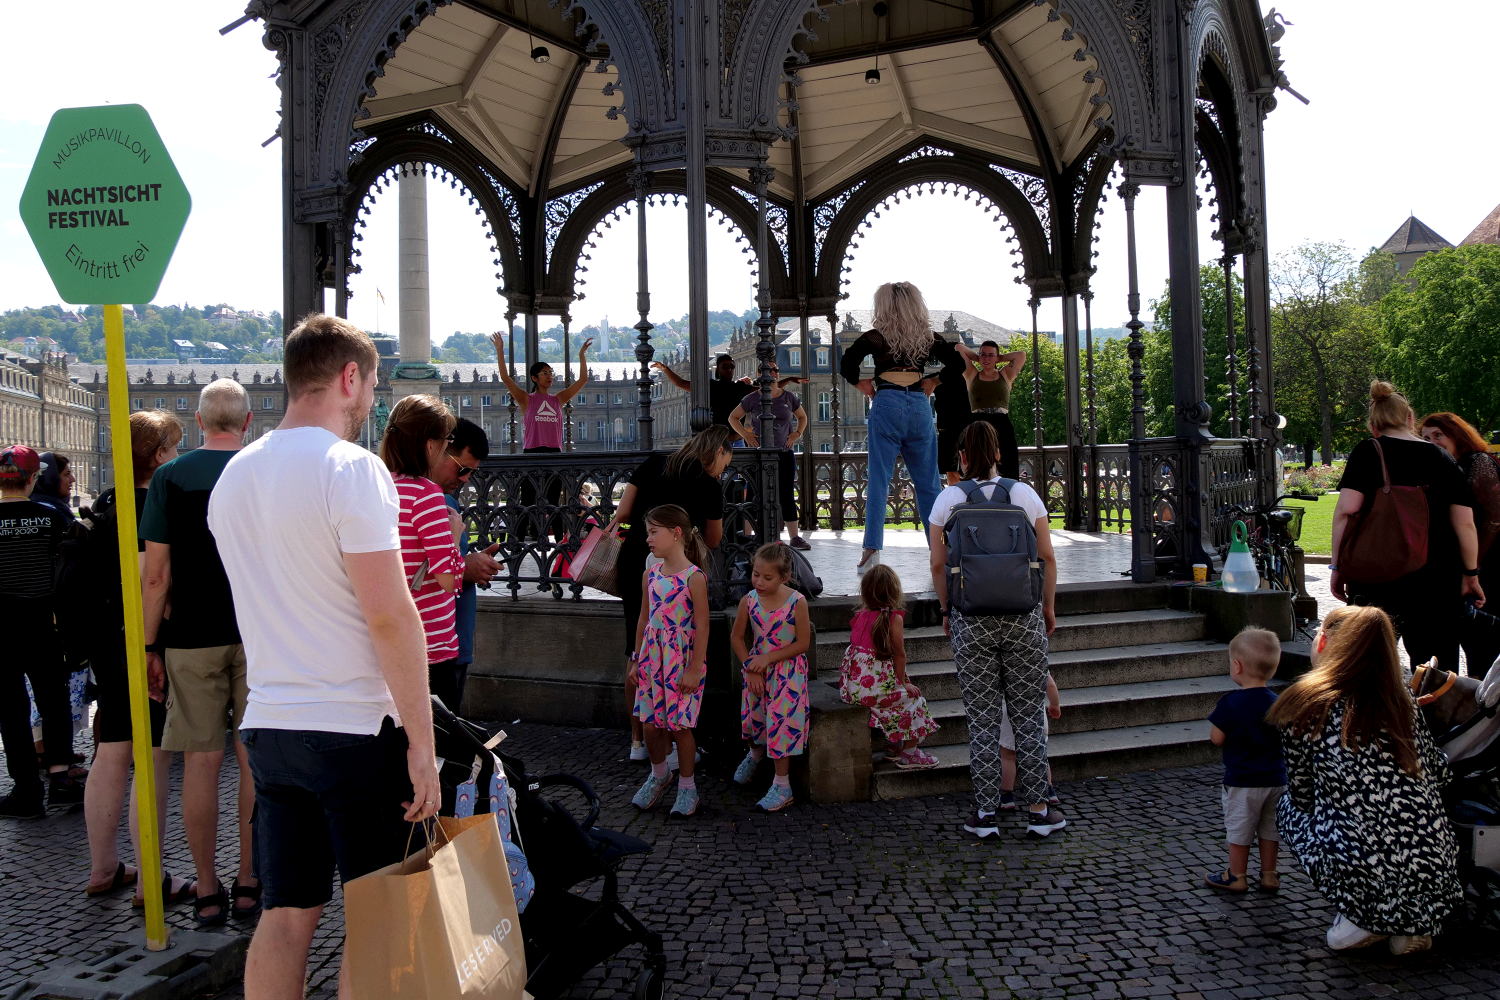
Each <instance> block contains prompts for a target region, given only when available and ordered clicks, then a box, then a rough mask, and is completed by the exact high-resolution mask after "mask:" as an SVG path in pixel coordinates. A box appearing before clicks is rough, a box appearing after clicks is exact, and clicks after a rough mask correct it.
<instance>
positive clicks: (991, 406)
mask: <svg viewBox="0 0 1500 1000" xmlns="http://www.w3.org/2000/svg"><path fill="white" fill-rule="evenodd" d="M969 409H971V410H995V409H1000V410H1008V409H1010V383H1009V382H1007V381H1005V376H1004V375H1002V376H1000V377H999V378H997V379H995V381H993V382H986V381H985V380H984V379H982V378H980V377H979V376H977V375H976V376H975V377H974V381H972V382H970V383H969Z"/></svg>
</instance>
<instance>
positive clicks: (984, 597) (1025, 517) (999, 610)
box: [943, 479, 1044, 615]
mask: <svg viewBox="0 0 1500 1000" xmlns="http://www.w3.org/2000/svg"><path fill="white" fill-rule="evenodd" d="M958 485H959V488H960V489H962V490H963V491H964V493H965V495H966V496H967V497H968V500H967V502H965V503H962V504H957V505H955V506H954V508H953V510H952V512H951V513H950V514H949V515H948V523H947V525H945V526H944V528H943V533H944V537H945V538H946V539H947V541H948V605H949V606H950V607H951V608H954V609H955V610H957V611H958V612H959V613H960V614H963V615H1017V614H1025V613H1027V612H1029V611H1031V610H1032V609H1033V608H1035V607H1036V606H1037V605H1038V604H1040V603H1042V586H1043V581H1044V576H1043V568H1042V563H1041V560H1040V559H1038V558H1037V553H1036V526H1035V525H1034V524H1032V521H1031V515H1029V514H1027V513H1026V511H1025V510H1024V509H1023V508H1021V507H1019V506H1017V505H1016V504H1014V503H1012V502H1011V499H1010V491H1011V490H1012V489H1014V488H1015V486H1016V481H1015V480H1014V479H1001V480H999V481H998V482H997V483H996V484H995V489H994V492H993V493H992V494H991V496H990V498H989V499H985V496H984V493H983V492H981V491H982V490H983V489H984V487H985V486H987V485H989V484H988V483H980V482H979V481H977V480H973V479H970V480H968V481H966V482H963V483H959V484H958Z"/></svg>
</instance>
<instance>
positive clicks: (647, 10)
mask: <svg viewBox="0 0 1500 1000" xmlns="http://www.w3.org/2000/svg"><path fill="white" fill-rule="evenodd" d="M637 2H638V3H639V4H640V5H641V11H642V12H643V13H644V14H645V15H646V23H647V24H649V25H650V26H651V37H652V38H653V39H654V40H655V41H656V58H657V61H658V63H659V64H660V66H661V78H662V81H663V84H664V86H665V87H666V91H667V93H669V94H670V93H673V92H675V90H676V87H677V84H676V82H675V81H676V79H677V33H676V32H674V31H673V30H672V0H637ZM666 113H667V118H668V119H671V120H675V119H676V118H677V102H676V101H667V102H666ZM548 252H549V253H550V252H551V251H550V249H549V251H548Z"/></svg>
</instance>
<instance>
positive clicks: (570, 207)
mask: <svg viewBox="0 0 1500 1000" xmlns="http://www.w3.org/2000/svg"><path fill="white" fill-rule="evenodd" d="M603 186H604V182H603V181H595V182H594V183H593V184H590V185H589V186H588V187H581V188H578V189H577V190H576V191H569V192H568V193H567V194H565V195H563V196H561V197H559V198H553V199H552V200H551V201H549V202H547V211H546V221H547V264H548V265H549V266H550V265H551V263H552V250H553V248H554V247H556V246H557V237H558V234H559V233H561V232H562V228H563V226H564V225H566V224H567V222H568V218H569V217H570V216H572V214H573V212H574V211H575V210H577V208H578V206H579V205H582V204H583V202H584V199H586V198H587V197H588V196H589V195H591V194H593V193H594V192H595V191H597V190H599V189H600V188H602V187H603Z"/></svg>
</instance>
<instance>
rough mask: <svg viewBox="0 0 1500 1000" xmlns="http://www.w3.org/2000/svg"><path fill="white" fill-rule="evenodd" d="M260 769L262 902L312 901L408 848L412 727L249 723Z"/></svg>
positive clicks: (255, 833)
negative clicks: (330, 728)
mask: <svg viewBox="0 0 1500 1000" xmlns="http://www.w3.org/2000/svg"><path fill="white" fill-rule="evenodd" d="M240 739H241V741H242V742H243V743H244V744H245V749H246V751H247V752H248V754H249V757H250V771H251V773H252V774H253V775H254V776H255V812H254V815H253V817H252V819H251V827H252V844H253V846H254V850H255V877H256V878H258V879H260V882H261V885H263V886H264V887H265V892H264V894H263V896H262V902H263V904H264V905H265V907H266V909H272V908H274V907H278V906H291V907H296V908H298V909H308V908H311V907H315V906H322V905H323V904H325V903H327V902H328V901H329V900H330V899H332V898H333V874H334V869H335V868H337V870H338V874H339V878H340V880H341V882H348V881H350V880H351V879H356V878H359V877H360V876H361V875H367V874H369V873H370V872H372V871H375V870H376V869H379V868H384V867H385V866H386V865H390V864H394V863H396V862H397V861H400V860H401V859H402V858H404V857H405V856H406V844H407V841H408V839H409V837H410V833H411V824H409V823H407V822H406V820H405V819H404V818H403V817H404V816H405V813H406V810H405V808H404V807H402V805H401V803H402V802H403V801H407V802H409V801H411V797H412V788H411V780H410V778H409V777H408V775H407V770H406V731H405V730H403V729H398V728H397V727H396V725H395V723H393V722H392V721H391V719H390V718H387V719H386V720H385V723H384V724H383V725H382V726H381V727H380V732H379V733H377V734H375V735H373V736H371V735H361V734H357V733H327V732H319V731H314V730H300V729H243V730H241V731H240Z"/></svg>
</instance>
